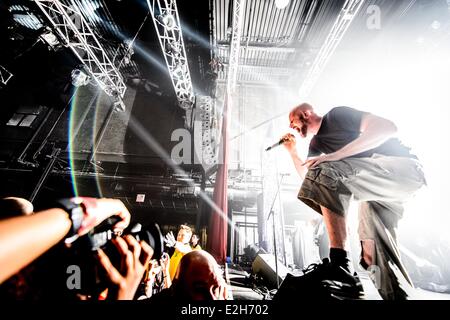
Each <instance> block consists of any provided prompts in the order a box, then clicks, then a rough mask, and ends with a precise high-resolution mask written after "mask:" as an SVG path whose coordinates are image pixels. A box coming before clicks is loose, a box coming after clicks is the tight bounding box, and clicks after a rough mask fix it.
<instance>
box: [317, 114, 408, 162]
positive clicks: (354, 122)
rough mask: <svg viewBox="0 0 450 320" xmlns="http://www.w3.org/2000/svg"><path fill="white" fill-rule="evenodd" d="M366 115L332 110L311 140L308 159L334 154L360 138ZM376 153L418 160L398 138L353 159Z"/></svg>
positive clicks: (325, 116)
mask: <svg viewBox="0 0 450 320" xmlns="http://www.w3.org/2000/svg"><path fill="white" fill-rule="evenodd" d="M365 114H368V113H367V112H363V111H359V110H356V109H353V108H349V107H336V108H333V109H331V110H330V111H329V112H328V113H327V114H326V115H324V117H323V119H322V124H321V126H320V129H319V132H317V134H316V135H315V136H314V137H313V138H312V139H311V142H310V144H309V152H308V157H315V156H319V155H321V154H322V153H324V154H328V153H331V152H334V151H336V150H339V149H341V148H342V147H343V146H345V145H347V144H348V143H350V142H352V141H353V140H355V139H356V138H358V137H359V135H360V134H361V132H360V131H359V130H360V126H361V118H362V116H363V115H365ZM374 153H378V154H383V155H387V156H397V157H408V158H417V157H416V156H415V155H413V154H411V153H410V148H408V147H406V146H405V145H403V144H402V143H401V141H400V140H399V139H397V138H391V139H389V140H387V141H386V142H384V143H383V144H381V145H380V146H378V147H376V148H374V149H371V150H368V151H365V152H362V153H359V154H356V155H353V156H352V157H357V158H362V157H371V156H372V155H373V154H374Z"/></svg>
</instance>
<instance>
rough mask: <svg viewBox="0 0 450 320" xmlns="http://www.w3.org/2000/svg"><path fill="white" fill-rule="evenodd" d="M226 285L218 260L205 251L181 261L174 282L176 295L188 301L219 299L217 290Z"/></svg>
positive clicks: (193, 253)
mask: <svg viewBox="0 0 450 320" xmlns="http://www.w3.org/2000/svg"><path fill="white" fill-rule="evenodd" d="M224 284H225V281H224V279H223V277H222V271H221V270H220V268H219V265H218V264H217V262H216V260H215V259H214V258H213V256H212V255H210V254H209V253H208V252H206V251H203V250H200V251H192V252H190V253H188V254H186V255H185V256H184V257H183V258H182V259H181V262H180V265H179V266H178V270H177V274H176V276H175V280H174V285H175V286H176V288H175V291H176V292H175V294H176V295H177V296H178V297H180V298H184V299H188V300H214V299H217V298H218V291H217V290H218V289H219V288H220V287H222V286H223V285H224Z"/></svg>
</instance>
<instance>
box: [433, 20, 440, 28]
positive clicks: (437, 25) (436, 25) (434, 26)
mask: <svg viewBox="0 0 450 320" xmlns="http://www.w3.org/2000/svg"><path fill="white" fill-rule="evenodd" d="M440 27H441V23H440V22H439V21H437V20H434V21H433V22H432V23H431V28H433V29H434V30H438V29H439V28H440Z"/></svg>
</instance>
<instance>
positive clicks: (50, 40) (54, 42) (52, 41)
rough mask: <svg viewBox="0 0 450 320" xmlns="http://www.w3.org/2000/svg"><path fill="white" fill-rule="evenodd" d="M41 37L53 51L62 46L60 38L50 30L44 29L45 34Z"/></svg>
mask: <svg viewBox="0 0 450 320" xmlns="http://www.w3.org/2000/svg"><path fill="white" fill-rule="evenodd" d="M39 37H40V38H41V40H42V41H44V42H45V43H46V44H47V45H48V46H49V48H51V49H53V50H56V49H57V48H58V47H59V45H60V43H59V40H58V38H57V37H56V36H55V34H54V33H53V32H52V31H51V30H50V29H48V28H46V29H44V32H43V33H42V34H41V35H40V36H39Z"/></svg>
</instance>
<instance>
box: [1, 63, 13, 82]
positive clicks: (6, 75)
mask: <svg viewBox="0 0 450 320" xmlns="http://www.w3.org/2000/svg"><path fill="white" fill-rule="evenodd" d="M12 76H13V75H12V73H11V72H9V71H8V70H6V69H5V68H4V67H3V66H1V65H0V83H1V84H2V85H4V86H6V84H7V83H8V81H9V79H11V78H12Z"/></svg>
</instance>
